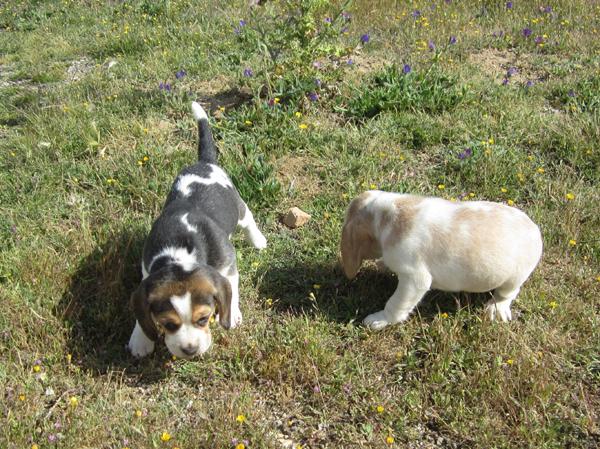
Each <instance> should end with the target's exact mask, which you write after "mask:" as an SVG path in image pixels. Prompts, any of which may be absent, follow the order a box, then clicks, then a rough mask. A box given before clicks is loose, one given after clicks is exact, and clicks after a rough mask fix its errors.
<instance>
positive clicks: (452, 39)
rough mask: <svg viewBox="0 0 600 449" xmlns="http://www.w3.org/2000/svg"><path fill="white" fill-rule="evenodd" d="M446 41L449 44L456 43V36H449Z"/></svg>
mask: <svg viewBox="0 0 600 449" xmlns="http://www.w3.org/2000/svg"><path fill="white" fill-rule="evenodd" d="M448 42H450V45H454V44H456V36H450V40H449V41H448Z"/></svg>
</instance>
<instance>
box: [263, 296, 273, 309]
mask: <svg viewBox="0 0 600 449" xmlns="http://www.w3.org/2000/svg"><path fill="white" fill-rule="evenodd" d="M265 305H266V306H267V307H271V306H272V305H273V298H267V299H265Z"/></svg>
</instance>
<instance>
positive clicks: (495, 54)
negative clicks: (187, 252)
mask: <svg viewBox="0 0 600 449" xmlns="http://www.w3.org/2000/svg"><path fill="white" fill-rule="evenodd" d="M530 61H531V55H527V54H521V55H517V54H515V53H512V52H510V51H506V50H496V49H493V48H487V49H485V50H483V51H481V52H479V53H473V54H471V55H469V62H470V63H471V64H473V65H474V66H476V67H478V68H479V69H480V70H481V71H482V72H483V73H484V74H485V75H487V76H489V77H491V78H493V79H494V80H495V81H496V82H498V83H502V82H503V81H504V80H505V79H509V82H510V83H517V84H525V83H527V81H542V80H544V79H545V78H546V77H547V75H546V74H545V73H544V72H542V71H540V70H537V69H536V68H535V67H534V66H533V65H532V64H531V62H530Z"/></svg>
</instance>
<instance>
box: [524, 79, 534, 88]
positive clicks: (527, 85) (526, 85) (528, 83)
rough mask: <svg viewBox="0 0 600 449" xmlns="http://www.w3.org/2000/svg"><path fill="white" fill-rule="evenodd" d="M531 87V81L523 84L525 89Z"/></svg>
mask: <svg viewBox="0 0 600 449" xmlns="http://www.w3.org/2000/svg"><path fill="white" fill-rule="evenodd" d="M531 86H533V81H531V80H529V81H527V82H526V83H525V87H531Z"/></svg>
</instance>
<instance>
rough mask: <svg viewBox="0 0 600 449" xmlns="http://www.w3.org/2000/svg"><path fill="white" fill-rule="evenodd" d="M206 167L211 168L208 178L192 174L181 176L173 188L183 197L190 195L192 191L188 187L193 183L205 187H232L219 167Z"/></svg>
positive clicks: (227, 177)
mask: <svg viewBox="0 0 600 449" xmlns="http://www.w3.org/2000/svg"><path fill="white" fill-rule="evenodd" d="M208 165H209V166H210V167H211V168H212V171H211V172H210V175H209V176H208V178H202V177H200V176H198V175H193V174H187V175H183V176H180V177H179V178H178V179H177V184H176V185H175V188H176V189H177V190H179V191H180V192H181V193H182V194H183V195H184V196H189V195H190V194H191V193H192V189H191V188H190V186H191V185H192V184H195V183H197V184H204V185H207V186H209V185H212V184H219V185H221V186H223V187H233V184H232V183H231V180H230V179H229V176H227V174H226V173H225V172H224V171H223V170H222V169H221V168H220V167H219V166H217V165H214V164H208Z"/></svg>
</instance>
